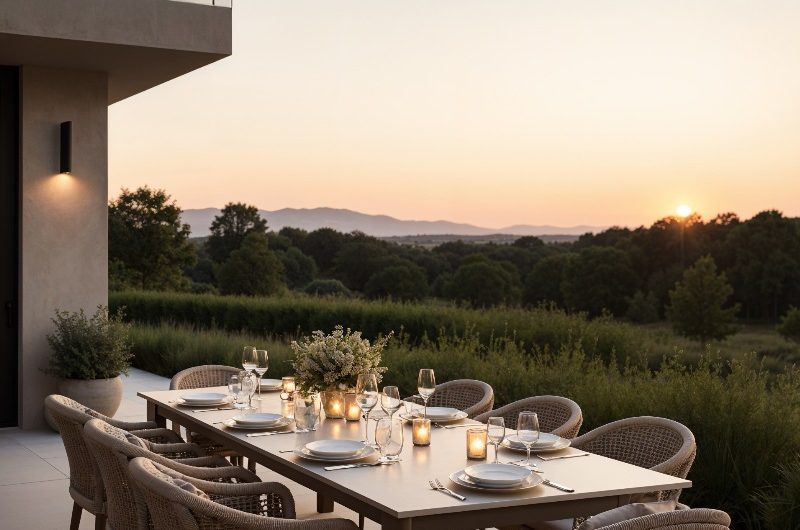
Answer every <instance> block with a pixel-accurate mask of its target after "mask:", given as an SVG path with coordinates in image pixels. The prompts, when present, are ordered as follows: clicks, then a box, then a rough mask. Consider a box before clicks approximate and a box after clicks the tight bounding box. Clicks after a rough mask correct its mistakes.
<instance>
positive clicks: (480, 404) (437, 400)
mask: <svg viewBox="0 0 800 530" xmlns="http://www.w3.org/2000/svg"><path fill="white" fill-rule="evenodd" d="M407 401H412V402H414V403H418V404H420V405H421V404H422V403H423V401H422V398H421V397H419V396H413V397H410V398H407ZM493 405H494V390H492V387H491V386H489V385H488V384H486V383H484V382H483V381H476V380H475V379H456V380H454V381H447V382H446V383H442V384H440V385H436V392H434V393H433V395H432V396H431V397H430V398H429V399H428V406H429V407H452V408H455V409H459V410H463V411H464V412H466V413H467V415H468V416H469V417H470V418H474V417H475V416H478V415H479V414H483V413H484V412H488V411H490V410H492V406H493Z"/></svg>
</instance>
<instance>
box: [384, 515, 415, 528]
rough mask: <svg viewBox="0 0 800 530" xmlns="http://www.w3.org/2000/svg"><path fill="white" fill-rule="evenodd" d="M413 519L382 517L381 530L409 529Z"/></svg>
mask: <svg viewBox="0 0 800 530" xmlns="http://www.w3.org/2000/svg"><path fill="white" fill-rule="evenodd" d="M413 521H414V520H413V519H411V518H410V517H409V518H406V519H395V518H393V517H384V518H383V520H382V521H381V529H382V530H411V528H412V522H413Z"/></svg>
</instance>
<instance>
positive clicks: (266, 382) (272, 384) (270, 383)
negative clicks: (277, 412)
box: [261, 379, 283, 390]
mask: <svg viewBox="0 0 800 530" xmlns="http://www.w3.org/2000/svg"><path fill="white" fill-rule="evenodd" d="M261 390H283V381H281V380H280V379H262V380H261Z"/></svg>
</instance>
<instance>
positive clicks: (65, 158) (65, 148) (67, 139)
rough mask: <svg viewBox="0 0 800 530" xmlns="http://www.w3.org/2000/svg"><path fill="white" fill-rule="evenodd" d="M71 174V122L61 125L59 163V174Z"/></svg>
mask: <svg viewBox="0 0 800 530" xmlns="http://www.w3.org/2000/svg"><path fill="white" fill-rule="evenodd" d="M71 172H72V122H71V121H65V122H62V123H61V162H60V164H59V173H67V174H69V173H71Z"/></svg>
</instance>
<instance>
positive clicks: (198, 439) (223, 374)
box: [169, 364, 253, 468]
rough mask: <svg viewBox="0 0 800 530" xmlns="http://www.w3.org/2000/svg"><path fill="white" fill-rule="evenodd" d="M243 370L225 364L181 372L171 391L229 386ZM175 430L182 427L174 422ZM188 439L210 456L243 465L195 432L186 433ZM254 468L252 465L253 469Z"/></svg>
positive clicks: (230, 454) (170, 386)
mask: <svg viewBox="0 0 800 530" xmlns="http://www.w3.org/2000/svg"><path fill="white" fill-rule="evenodd" d="M241 371H242V369H241V368H235V367H233V366H225V365H223V364H205V365H202V366H194V367H192V368H187V369H186V370H181V371H180V372H178V373H177V374H175V375H174V376H173V377H172V380H171V381H170V382H169V389H170V390H191V389H194V388H207V387H211V386H227V385H228V380H230V378H231V376H232V375H239V372H241ZM172 428H173V430H175V431H176V432H179V431H180V426H179V425H177V424H176V423H174V422H173V425H172ZM186 439H187V440H189V441H191V442H193V443H196V444H197V445H199V446H201V447H203V448H205V450H206V452H207V453H208V454H214V455H224V456H229V457H231V458H232V459H233V460H234V461H236V462H237V463H241V460H240V457H239V455H238V454H236V453H235V452H233V451H230V450H229V449H226V448H225V447H224V446H222V445H220V444H218V443H216V442H214V441H213V440H209V439H208V438H206V437H205V436H203V435H201V434H197V433H193V432H189V431H187V432H186ZM252 467H253V466H252V465H251V468H252Z"/></svg>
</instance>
